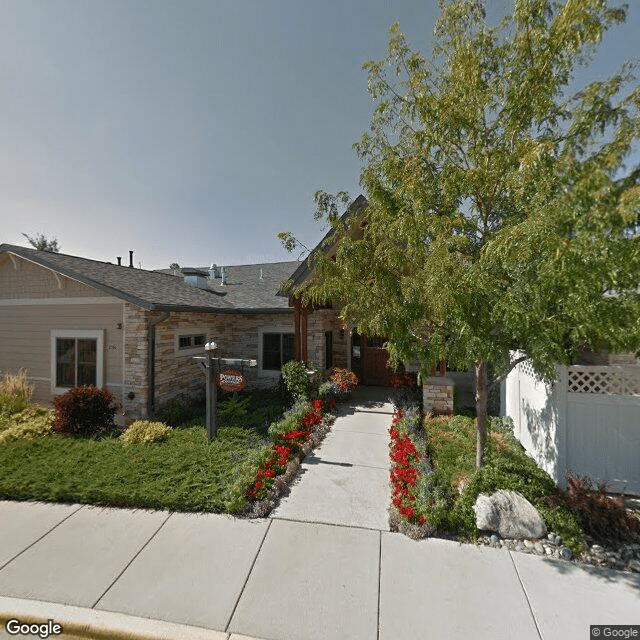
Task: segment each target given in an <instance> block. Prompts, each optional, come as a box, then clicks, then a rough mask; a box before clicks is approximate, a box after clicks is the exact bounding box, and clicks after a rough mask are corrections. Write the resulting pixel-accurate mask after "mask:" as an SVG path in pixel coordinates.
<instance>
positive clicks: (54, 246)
mask: <svg viewBox="0 0 640 640" xmlns="http://www.w3.org/2000/svg"><path fill="white" fill-rule="evenodd" d="M22 235H23V236H24V237H25V238H26V239H27V240H28V241H29V244H30V245H31V246H32V247H33V248H34V249H37V250H38V251H51V252H52V253H60V247H59V246H58V240H57V238H52V239H51V240H49V238H47V236H45V235H44V233H39V234H38V235H36V236H33V237H31V236H28V235H27V234H26V233H23V234H22Z"/></svg>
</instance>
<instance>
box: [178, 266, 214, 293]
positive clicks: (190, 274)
mask: <svg viewBox="0 0 640 640" xmlns="http://www.w3.org/2000/svg"><path fill="white" fill-rule="evenodd" d="M182 274H183V275H184V281H185V282H186V283H187V284H190V285H191V286H192V287H197V288H198V289H208V288H209V287H208V286H207V281H208V279H209V274H208V273H207V272H206V271H201V270H200V269H189V268H186V267H185V268H184V269H182Z"/></svg>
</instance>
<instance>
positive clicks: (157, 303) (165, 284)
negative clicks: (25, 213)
mask: <svg viewBox="0 0 640 640" xmlns="http://www.w3.org/2000/svg"><path fill="white" fill-rule="evenodd" d="M4 252H8V253H13V254H15V255H18V256H20V257H22V258H24V259H26V260H29V261H31V262H33V263H35V264H39V265H41V266H43V267H46V268H48V269H51V270H53V271H56V272H58V273H60V274H62V275H64V276H67V277H69V278H72V279H73V280H76V281H78V282H82V283H83V284H86V285H88V286H90V287H93V288H95V289H98V290H100V291H103V292H105V293H108V294H110V295H113V296H115V297H117V298H120V299H122V300H126V301H127V302H131V303H133V304H136V305H138V306H140V307H142V308H144V309H149V310H153V309H158V310H164V311H218V312H223V313H234V312H235V313H238V312H240V313H247V312H255V313H264V312H266V311H276V312H277V311H280V312H283V311H284V312H286V311H289V310H290V309H289V307H288V303H287V301H286V300H283V299H282V298H281V297H277V296H276V294H277V292H278V289H279V287H280V285H281V283H282V282H283V281H284V280H286V279H287V277H289V275H291V273H292V272H293V271H294V270H295V269H296V267H297V266H298V264H299V263H298V262H278V263H274V264H262V265H245V266H240V267H228V278H227V280H228V282H229V284H228V285H226V286H222V285H220V283H219V281H215V282H209V283H208V286H209V289H208V290H204V289H198V288H197V287H195V286H193V285H190V284H187V283H185V281H184V278H183V277H182V275H179V276H176V275H173V274H172V273H171V272H168V273H167V272H161V271H146V270H144V269H133V268H131V267H124V266H118V265H114V264H111V263H109V262H99V261H97V260H89V259H88V258H80V257H78V256H70V255H66V254H63V253H51V252H49V251H38V250H36V249H29V248H26V247H20V246H16V245H10V244H0V254H2V253H4ZM260 269H262V271H263V278H262V279H260ZM204 270H205V271H206V268H205V269H204Z"/></svg>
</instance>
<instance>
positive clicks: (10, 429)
mask: <svg viewBox="0 0 640 640" xmlns="http://www.w3.org/2000/svg"><path fill="white" fill-rule="evenodd" d="M52 420H53V412H52V411H50V410H49V409H45V408H43V407H27V408H26V409H24V410H23V411H20V412H19V413H16V414H14V415H12V416H11V418H10V419H7V420H3V421H0V444H1V443H3V442H13V441H14V440H28V441H32V440H35V439H36V438H40V437H42V436H47V435H49V434H51V433H52V428H51V422H52ZM5 424H6V428H4V425H5Z"/></svg>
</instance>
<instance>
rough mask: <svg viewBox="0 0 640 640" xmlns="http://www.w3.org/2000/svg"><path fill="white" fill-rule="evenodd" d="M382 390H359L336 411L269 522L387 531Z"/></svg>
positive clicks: (387, 418)
mask: <svg viewBox="0 0 640 640" xmlns="http://www.w3.org/2000/svg"><path fill="white" fill-rule="evenodd" d="M385 396H386V391H385V390H383V389H376V388H366V387H365V388H360V389H358V392H357V393H356V396H355V398H354V401H353V402H351V403H350V404H349V405H347V406H341V407H339V409H338V411H337V415H338V418H337V420H336V422H335V424H334V425H333V427H332V429H331V431H330V432H329V433H328V434H327V437H326V438H325V439H324V441H323V442H322V443H321V444H320V446H319V447H318V448H317V449H316V450H315V451H314V452H313V453H312V454H311V455H309V456H307V457H306V458H305V459H304V461H303V463H302V465H301V466H300V471H299V472H298V478H297V480H296V481H295V482H294V483H293V485H292V487H291V493H290V494H289V495H288V496H287V497H285V498H283V499H282V500H281V502H280V505H279V506H278V507H277V508H276V509H274V511H273V512H272V513H271V518H278V519H284V520H297V521H301V522H322V523H325V524H337V525H344V526H348V527H361V528H364V529H375V530H377V531H388V530H389V516H388V513H387V507H388V506H389V495H390V494H389V426H390V425H391V416H392V414H393V407H392V405H391V404H389V403H388V402H385V401H384V398H385Z"/></svg>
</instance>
